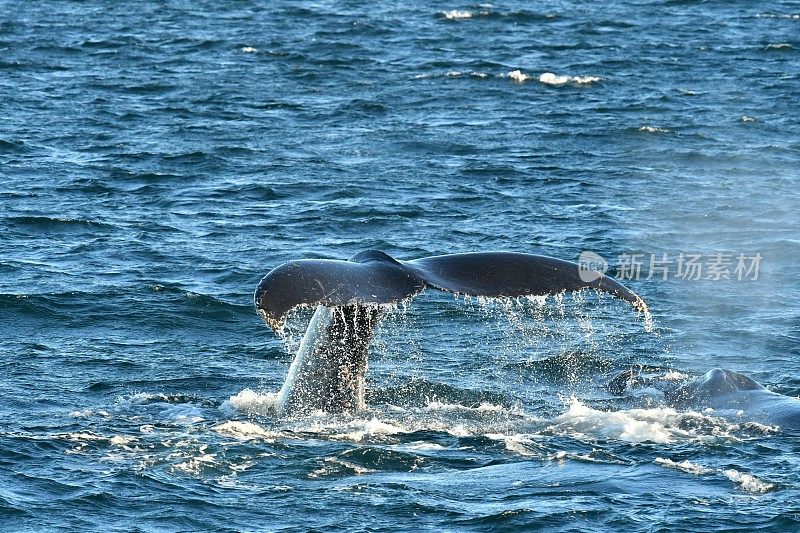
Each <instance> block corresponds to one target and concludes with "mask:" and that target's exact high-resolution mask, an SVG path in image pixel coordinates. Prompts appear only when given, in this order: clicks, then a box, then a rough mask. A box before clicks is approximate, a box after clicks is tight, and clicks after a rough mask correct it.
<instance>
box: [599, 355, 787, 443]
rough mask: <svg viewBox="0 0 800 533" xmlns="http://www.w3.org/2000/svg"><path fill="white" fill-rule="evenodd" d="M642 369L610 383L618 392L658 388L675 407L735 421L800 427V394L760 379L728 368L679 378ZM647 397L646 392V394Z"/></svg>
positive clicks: (625, 372)
mask: <svg viewBox="0 0 800 533" xmlns="http://www.w3.org/2000/svg"><path fill="white" fill-rule="evenodd" d="M663 377H664V376H663V375H658V373H657V372H656V374H655V375H654V374H652V373H649V374H648V372H646V371H643V370H638V369H629V370H626V371H624V372H621V373H619V374H618V375H617V376H616V377H614V378H613V379H612V380H611V381H610V382H609V383H608V389H609V390H610V391H611V392H612V393H613V394H616V395H620V396H622V395H626V394H628V393H634V395H636V392H637V391H643V392H648V391H654V390H655V391H658V393H659V394H660V395H663V399H664V403H666V404H667V405H669V406H670V407H674V408H675V409H682V410H683V409H691V410H695V411H703V412H706V410H710V412H708V414H710V415H712V416H720V417H723V418H725V419H728V420H731V421H733V422H742V421H744V422H757V423H760V424H766V425H770V426H778V427H780V428H781V429H782V430H790V431H796V430H800V398H795V397H792V396H786V395H784V394H778V393H777V392H773V391H771V390H769V389H767V388H766V387H764V386H763V385H762V384H760V383H758V382H757V381H755V380H753V379H752V378H749V377H747V376H745V375H744V374H740V373H739V372H735V371H733V370H728V369H724V368H712V369H711V370H709V371H708V372H706V373H705V374H703V375H702V376H698V377H696V378H694V379H689V380H688V381H684V382H682V383H681V382H678V383H676V382H675V381H672V380H665V379H663ZM645 397H646V396H645Z"/></svg>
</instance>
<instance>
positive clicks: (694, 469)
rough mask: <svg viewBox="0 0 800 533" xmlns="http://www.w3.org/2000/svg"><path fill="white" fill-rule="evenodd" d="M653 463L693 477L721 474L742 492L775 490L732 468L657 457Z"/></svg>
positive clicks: (770, 485)
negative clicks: (693, 475)
mask: <svg viewBox="0 0 800 533" xmlns="http://www.w3.org/2000/svg"><path fill="white" fill-rule="evenodd" d="M655 463H656V464H657V465H661V466H664V467H667V468H675V469H677V470H681V471H683V472H686V473H689V474H695V475H707V474H722V475H723V476H725V477H726V478H728V479H730V480H731V481H733V482H734V483H736V484H737V485H739V487H740V488H741V489H742V490H745V491H747V492H755V493H764V492H768V491H770V490H772V489H774V488H775V484H774V483H767V482H765V481H762V480H760V479H758V478H757V477H756V476H754V475H752V474H746V473H744V472H739V471H738V470H736V469H734V468H727V469H723V468H708V467H705V466H702V465H699V464H696V463H692V462H691V461H681V462H676V461H673V460H671V459H664V458H663V457H657V458H656V461H655Z"/></svg>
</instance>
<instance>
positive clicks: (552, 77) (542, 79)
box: [539, 72, 601, 85]
mask: <svg viewBox="0 0 800 533" xmlns="http://www.w3.org/2000/svg"><path fill="white" fill-rule="evenodd" d="M600 80H601V78H600V77H598V76H557V75H556V74H553V73H552V72H545V73H543V74H542V75H541V76H539V83H544V84H546V85H566V84H567V83H574V84H576V85H589V84H591V83H596V82H598V81H600Z"/></svg>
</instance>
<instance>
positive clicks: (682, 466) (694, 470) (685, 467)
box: [656, 457, 714, 475]
mask: <svg viewBox="0 0 800 533" xmlns="http://www.w3.org/2000/svg"><path fill="white" fill-rule="evenodd" d="M656 464H657V465H661V466H665V467H667V468H675V469H677V470H681V471H683V472H687V473H689V474H698V475H699V474H711V473H713V472H714V470H713V469H711V468H706V467H705V466H702V465H698V464H696V463H692V462H691V461H681V462H679V463H678V462H676V461H673V460H672V459H665V458H663V457H656Z"/></svg>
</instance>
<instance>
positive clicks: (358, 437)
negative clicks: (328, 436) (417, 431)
mask: <svg viewBox="0 0 800 533" xmlns="http://www.w3.org/2000/svg"><path fill="white" fill-rule="evenodd" d="M406 432H407V430H406V429H404V428H402V427H400V426H395V425H393V424H389V423H386V422H383V421H381V420H378V419H377V418H372V419H370V420H354V421H353V422H351V423H349V424H347V425H346V426H345V431H344V432H342V433H336V434H334V435H333V438H338V439H345V440H351V441H354V442H361V441H363V440H364V438H365V437H375V436H380V435H396V434H397V433H406Z"/></svg>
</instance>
